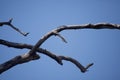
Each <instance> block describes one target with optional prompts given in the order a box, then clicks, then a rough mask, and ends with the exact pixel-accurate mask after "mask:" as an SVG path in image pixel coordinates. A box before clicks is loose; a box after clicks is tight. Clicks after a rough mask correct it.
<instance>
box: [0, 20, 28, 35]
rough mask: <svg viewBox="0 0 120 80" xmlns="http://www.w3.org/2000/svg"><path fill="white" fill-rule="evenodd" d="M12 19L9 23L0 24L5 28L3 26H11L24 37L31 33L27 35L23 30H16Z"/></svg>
mask: <svg viewBox="0 0 120 80" xmlns="http://www.w3.org/2000/svg"><path fill="white" fill-rule="evenodd" d="M12 20H13V19H12V18H11V19H10V20H9V21H8V22H0V26H3V25H8V26H10V27H11V28H13V29H14V30H16V31H17V32H19V33H20V34H22V35H23V36H27V35H28V34H29V33H25V32H22V31H21V30H19V29H18V28H16V27H15V26H14V25H13V24H11V23H12Z"/></svg>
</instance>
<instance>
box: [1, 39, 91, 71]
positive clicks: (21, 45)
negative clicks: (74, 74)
mask: <svg viewBox="0 0 120 80" xmlns="http://www.w3.org/2000/svg"><path fill="white" fill-rule="evenodd" d="M0 44H2V45H5V46H8V47H13V48H18V49H23V48H26V49H32V48H33V47H34V46H32V45H30V44H22V43H14V42H9V41H6V40H2V39H0ZM37 52H39V53H43V54H45V55H47V56H49V57H51V58H52V59H54V60H55V61H56V62H58V63H59V64H60V65H63V63H62V60H67V61H70V62H72V63H74V64H75V65H76V66H77V67H78V68H79V69H80V70H81V72H86V71H87V69H88V68H89V67H90V66H92V65H93V63H91V64H92V65H90V64H89V67H88V68H86V67H84V66H82V65H81V64H80V63H79V62H78V61H77V60H75V59H73V58H71V57H65V56H57V55H55V54H53V53H52V52H50V51H47V50H46V49H42V48H38V49H37ZM25 55H27V56H28V57H27V58H25V59H22V58H23V57H22V58H21V56H19V59H18V58H17V59H16V57H15V58H13V59H11V60H12V61H13V62H12V61H11V60H9V61H10V62H11V63H8V61H7V62H5V63H4V64H5V65H3V64H1V65H0V67H2V66H4V67H2V68H0V73H2V72H3V70H4V71H6V70H7V69H9V68H11V67H13V66H15V65H17V64H20V63H25V62H28V61H31V60H33V59H31V57H32V58H33V56H30V55H29V53H26V54H24V55H22V56H25ZM34 56H35V55H34ZM17 57H18V56H17ZM25 57H26V56H25ZM36 57H38V56H36ZM36 57H35V59H36ZM37 59H38V58H37ZM20 60H21V61H22V62H20ZM14 61H15V63H14ZM10 64H13V65H11V66H9V65H10ZM7 65H8V66H7ZM5 66H6V67H7V68H6V67H5ZM8 67H9V68H8ZM4 68H5V69H4ZM1 71H2V72H1Z"/></svg>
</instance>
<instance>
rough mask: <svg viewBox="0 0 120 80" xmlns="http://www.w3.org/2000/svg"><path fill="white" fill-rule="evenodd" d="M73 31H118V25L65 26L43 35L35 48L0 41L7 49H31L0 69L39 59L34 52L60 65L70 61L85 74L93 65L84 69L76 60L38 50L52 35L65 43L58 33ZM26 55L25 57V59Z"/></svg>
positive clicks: (4, 23) (7, 23) (0, 66)
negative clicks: (64, 61) (8, 65)
mask: <svg viewBox="0 0 120 80" xmlns="http://www.w3.org/2000/svg"><path fill="white" fill-rule="evenodd" d="M11 21H12V20H10V21H9V22H1V23H0V26H2V25H9V26H11ZM11 27H12V28H13V27H14V26H11ZM74 29H120V25H117V24H109V23H101V24H86V25H67V26H61V27H58V28H57V29H54V30H52V31H50V32H48V33H47V34H46V35H44V36H43V37H42V38H41V39H40V40H39V41H38V42H37V43H36V44H35V46H32V45H28V44H21V43H13V42H8V41H5V40H0V44H3V45H6V46H9V47H14V48H21V49H22V48H27V49H31V50H30V51H29V52H28V53H27V54H24V57H23V55H20V56H17V57H15V58H13V59H11V60H9V61H7V62H5V63H3V64H1V65H0V69H1V70H3V69H2V68H3V66H5V65H6V63H9V64H13V65H12V66H10V67H8V68H7V69H9V68H11V67H13V66H15V65H17V64H21V63H25V62H28V61H31V60H36V59H38V58H39V56H38V55H37V54H36V52H40V53H43V54H45V55H47V56H49V57H51V58H52V59H54V60H56V61H57V62H58V63H59V64H61V65H63V63H62V60H67V61H70V62H72V63H74V64H75V65H76V66H77V67H78V68H79V69H80V70H81V72H86V71H87V69H88V68H89V67H90V66H92V65H93V63H91V64H88V65H87V66H86V67H84V66H82V65H81V64H80V63H79V62H78V61H77V60H75V59H73V58H70V57H65V56H57V55H55V54H53V53H51V52H49V51H47V50H46V49H42V48H39V47H40V46H41V45H42V44H43V43H44V42H45V41H46V40H47V39H48V38H49V37H51V36H53V35H55V36H58V37H60V38H61V39H62V40H63V41H64V42H67V41H66V40H65V38H63V37H62V36H61V35H60V34H59V32H61V31H63V30H74ZM16 30H17V29H16ZM18 31H19V30H18ZM26 55H27V57H25V56H26ZM35 55H37V56H36V57H35V58H34V56H35ZM11 61H15V62H14V63H12V62H11ZM7 69H6V70H7ZM4 71H5V70H4ZM4 71H1V72H0V73H2V72H4Z"/></svg>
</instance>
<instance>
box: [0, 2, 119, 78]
mask: <svg viewBox="0 0 120 80" xmlns="http://www.w3.org/2000/svg"><path fill="white" fill-rule="evenodd" d="M119 3H120V1H119V0H0V10H1V11H0V21H8V20H9V19H10V18H13V22H12V23H13V24H14V25H15V26H16V27H18V28H20V29H21V30H22V31H24V32H30V34H29V35H28V36H27V37H24V36H22V35H20V34H19V33H17V32H16V31H14V30H13V29H11V28H10V27H8V26H3V27H1V28H0V38H1V39H5V40H9V41H13V42H19V43H27V44H32V45H34V44H35V43H36V42H37V41H38V40H39V39H40V38H41V37H42V36H43V35H44V34H45V33H47V32H48V31H50V30H52V29H54V28H56V27H58V26H60V25H72V24H73V25H74V24H87V23H93V24H95V23H101V22H107V23H115V24H119V23H120V22H119V21H120V18H119V14H120V9H119V8H120V5H119ZM61 34H62V35H63V36H64V37H65V38H66V40H67V41H68V43H67V44H65V43H63V42H62V41H61V40H60V39H59V38H58V37H55V36H53V37H51V38H49V39H48V40H47V41H46V42H45V43H44V44H43V45H42V46H41V47H42V48H45V49H47V50H49V51H51V52H53V53H55V54H56V55H65V56H70V57H72V58H75V59H76V60H78V61H79V62H80V63H82V64H83V65H87V64H88V63H91V62H93V63H94V65H93V66H92V67H91V68H89V71H88V72H86V73H81V72H80V71H79V69H78V68H77V67H76V66H75V65H73V64H72V63H70V62H67V61H63V63H64V65H63V66H61V65H59V64H57V63H56V61H54V60H52V59H51V58H49V57H48V56H45V55H42V54H41V59H39V60H37V61H31V62H29V63H25V64H21V65H17V66H15V67H13V68H12V69H10V70H8V71H6V72H5V73H3V74H1V75H0V79H1V80H9V79H11V80H24V79H26V80H33V79H34V80H40V79H42V80H73V79H74V80H120V69H119V68H120V63H119V61H120V58H119V56H120V54H119V53H120V49H119V48H120V43H119V41H120V31H119V30H109V29H104V30H93V29H90V30H89V29H84V30H75V31H74V30H69V31H63V32H61ZM0 50H1V54H0V63H3V62H4V61H7V60H9V59H11V58H13V57H15V56H17V55H20V54H23V53H26V52H28V51H29V50H27V49H22V50H21V49H14V48H8V47H6V46H3V45H0Z"/></svg>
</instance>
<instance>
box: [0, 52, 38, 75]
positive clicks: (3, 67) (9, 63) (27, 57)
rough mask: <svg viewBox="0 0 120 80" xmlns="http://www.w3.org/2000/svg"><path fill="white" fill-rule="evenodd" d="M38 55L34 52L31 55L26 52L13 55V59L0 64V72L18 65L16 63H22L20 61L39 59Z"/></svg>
mask: <svg viewBox="0 0 120 80" xmlns="http://www.w3.org/2000/svg"><path fill="white" fill-rule="evenodd" d="M39 58H40V57H39V55H38V54H35V55H33V56H31V55H29V54H28V53H25V54H23V55H19V56H16V57H14V58H13V59H11V60H9V61H6V62H5V63H3V64H0V74H1V73H3V72H5V71H6V70H8V69H10V68H12V67H14V66H16V65H18V64H22V63H26V62H29V61H32V60H37V59H39Z"/></svg>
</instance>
